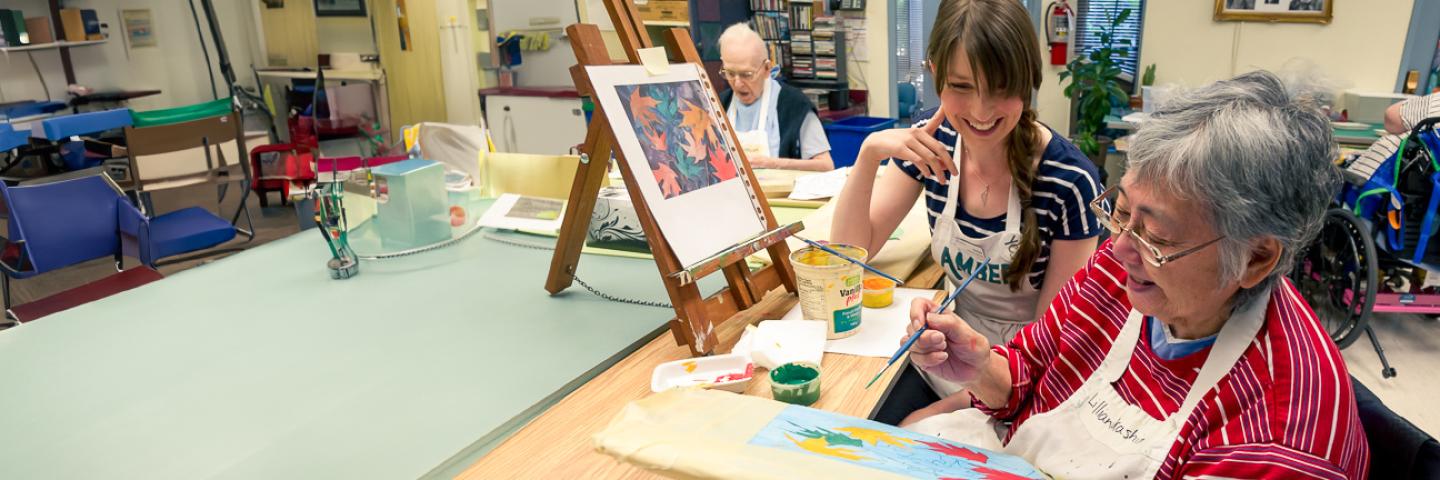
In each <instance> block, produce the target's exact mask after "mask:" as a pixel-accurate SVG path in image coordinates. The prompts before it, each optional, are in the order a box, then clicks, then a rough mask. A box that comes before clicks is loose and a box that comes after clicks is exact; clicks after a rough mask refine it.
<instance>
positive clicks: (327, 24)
mask: <svg viewBox="0 0 1440 480" xmlns="http://www.w3.org/2000/svg"><path fill="white" fill-rule="evenodd" d="M315 35H316V37H317V40H318V42H319V50H320V52H321V53H377V50H376V48H375V38H374V37H373V36H371V35H370V17H316V18H315Z"/></svg>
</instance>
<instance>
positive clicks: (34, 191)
mask: <svg viewBox="0 0 1440 480" xmlns="http://www.w3.org/2000/svg"><path fill="white" fill-rule="evenodd" d="M0 197H3V198H4V200H5V206H6V209H7V210H8V211H9V213H10V218H9V221H8V225H7V226H8V227H9V228H8V235H7V237H4V238H0V241H3V245H4V246H3V248H0V269H3V271H4V275H3V276H0V283H3V289H4V297H5V306H6V313H7V316H8V317H9V318H10V320H12V321H14V322H19V321H27V322H28V321H31V320H34V319H36V318H39V317H43V316H45V315H48V314H50V313H54V312H58V311H61V310H65V309H67V308H70V307H73V306H76V305H80V304H83V303H86V302H89V301H93V300H97V299H100V298H104V297H106V296H109V295H113V294H115V293H119V292H122V291H125V290H129V289H131V288H134V287H137V286H139V285H143V284H145V283H149V282H152V281H155V280H158V279H159V278H161V276H160V274H159V273H158V272H156V271H155V270H154V269H153V268H151V266H152V265H153V264H154V261H153V259H152V258H151V255H150V248H149V240H150V239H149V237H150V234H149V221H148V220H147V219H146V218H145V216H144V215H143V214H141V213H140V211H139V210H138V209H136V208H135V206H134V205H131V204H130V201H129V199H128V198H126V197H125V195H124V194H123V193H121V191H120V189H119V188H118V187H116V186H115V184H114V182H113V181H111V180H110V178H109V177H107V176H105V175H103V174H99V175H89V176H84V177H80V178H70V179H64V180H59V181H54V182H50V183H43V184H37V185H26V186H7V185H5V184H4V183H3V182H0ZM125 256H129V257H132V258H136V259H138V260H140V264H141V265H139V266H137V267H135V268H132V269H129V270H121V271H120V272H119V273H116V274H114V275H110V276H108V277H106V278H104V279H101V280H97V281H94V282H90V283H88V284H86V285H82V286H80V287H76V288H72V289H70V290H66V291H64V292H60V293H57V294H55V295H51V296H48V297H45V298H42V299H38V300H35V301H32V302H27V303H26V304H24V305H15V304H13V303H12V301H11V296H10V280H11V279H12V278H13V279H23V278H29V277H33V276H35V275H39V274H42V273H46V272H51V271H55V270H59V269H62V268H65V267H69V266H71V265H75V264H78V263H82V262H87V261H90V260H95V259H98V258H105V257H113V258H114V259H115V266H116V269H121V268H122V267H123V266H124V261H123V257H125Z"/></svg>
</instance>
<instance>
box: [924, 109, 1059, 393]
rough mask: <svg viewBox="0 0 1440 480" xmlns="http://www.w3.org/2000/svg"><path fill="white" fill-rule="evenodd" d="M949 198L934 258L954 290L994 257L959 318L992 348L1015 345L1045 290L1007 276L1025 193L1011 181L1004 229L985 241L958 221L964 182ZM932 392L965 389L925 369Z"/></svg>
mask: <svg viewBox="0 0 1440 480" xmlns="http://www.w3.org/2000/svg"><path fill="white" fill-rule="evenodd" d="M961 150H963V149H962V148H961V141H960V138H959V137H958V136H957V137H956V138H955V153H954V154H953V157H952V158H954V159H955V168H956V169H957V170H960V171H964V170H963V168H962V167H961V165H962V163H963V162H964V160H965V158H964V156H963V155H961ZM951 180H952V181H951V182H950V188H949V189H948V190H949V192H948V193H947V195H946V199H945V211H943V212H941V213H940V217H939V218H936V219H935V230H934V231H933V232H932V233H931V235H930V238H931V240H930V255H931V256H932V257H934V258H935V262H936V263H938V264H940V266H941V268H943V269H944V270H945V276H946V278H947V279H949V284H950V286H949V288H950V289H953V288H955V287H956V286H959V285H960V283H961V282H964V281H965V278H966V277H967V276H969V274H970V272H971V271H972V270H973V269H975V268H978V267H979V265H980V264H981V263H984V261H985V257H986V256H989V257H990V266H989V267H987V268H986V271H985V272H981V273H980V275H979V276H978V277H976V278H975V281H973V282H970V286H968V287H965V292H964V293H961V294H960V297H959V298H957V299H955V304H954V305H955V313H956V314H957V315H959V316H960V318H962V319H964V320H965V322H966V323H968V324H970V327H971V328H974V329H975V331H977V332H980V334H982V335H985V338H987V339H989V340H990V343H991V344H997V345H1003V344H1005V343H1006V342H1008V341H1010V338H1011V337H1014V336H1015V333H1017V332H1019V331H1020V328H1021V327H1024V326H1025V325H1028V324H1030V322H1031V321H1032V320H1034V319H1035V305H1036V303H1038V302H1039V301H1040V291H1039V290H1036V289H1035V288H1034V287H1032V286H1031V285H1030V282H1029V279H1025V280H1021V282H1020V289H1019V290H1015V291H1012V290H1010V285H1009V284H1007V283H1005V278H1004V272H1006V271H1008V270H1009V269H1010V262H1011V261H1012V260H1013V259H1014V257H1015V250H1016V249H1017V248H1019V246H1020V219H1021V212H1020V192H1019V191H1017V190H1016V189H1015V184H1014V182H1010V184H1009V185H1010V189H1009V197H1008V198H1007V200H1006V202H1005V230H1003V231H1001V232H999V233H996V234H993V235H990V236H987V237H981V238H971V237H967V236H965V234H964V233H963V232H961V231H960V224H959V223H958V222H957V220H956V219H955V211H956V209H957V208H959V205H960V202H961V200H960V198H961V197H960V180H959V178H958V177H957V178H952V179H951ZM920 373H921V375H922V376H924V377H925V380H926V381H927V382H929V383H930V386H931V388H933V389H934V390H935V393H937V394H939V395H940V397H941V398H944V397H948V396H950V395H952V394H954V393H956V392H959V391H960V390H961V388H960V385H959V384H956V383H954V382H951V381H949V380H945V379H943V378H940V377H938V376H932V375H929V374H928V373H927V372H925V371H924V370H920Z"/></svg>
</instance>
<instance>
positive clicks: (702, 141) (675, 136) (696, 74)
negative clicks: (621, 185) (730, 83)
mask: <svg viewBox="0 0 1440 480" xmlns="http://www.w3.org/2000/svg"><path fill="white" fill-rule="evenodd" d="M585 73H586V75H587V76H589V79H590V87H591V90H592V91H593V93H594V99H595V105H596V107H597V111H599V112H601V113H603V121H604V122H605V123H606V124H607V126H606V130H607V131H608V134H609V135H610V136H611V137H612V138H613V139H614V141H615V144H614V146H613V149H614V150H613V151H614V153H615V156H616V160H617V166H618V167H620V171H621V172H622V174H623V175H624V176H625V177H626V179H627V180H626V185H627V186H629V187H630V188H632V189H635V190H638V191H639V194H640V199H641V200H643V201H644V204H645V208H647V209H649V210H650V214H651V216H652V217H653V218H654V219H655V225H656V226H658V227H660V232H661V233H662V234H663V235H664V237H665V243H667V244H669V246H670V249H671V250H672V251H674V252H675V257H676V258H677V259H678V260H680V264H681V265H685V266H690V265H694V264H696V263H698V262H701V261H704V260H705V259H707V258H709V257H710V256H712V255H715V254H716V253H718V252H721V251H723V250H725V249H727V248H730V247H732V246H734V245H736V244H739V243H741V242H744V241H746V240H747V239H751V238H754V237H755V236H757V235H760V234H761V233H764V232H765V230H766V220H765V216H764V212H763V210H762V208H761V206H760V204H759V203H758V202H757V201H756V200H755V199H756V198H757V197H758V196H760V195H762V194H761V193H760V192H759V191H758V190H757V188H758V187H755V186H752V185H751V184H750V182H749V178H748V177H747V176H746V175H745V171H744V170H743V168H744V167H743V166H741V165H737V163H738V162H740V160H739V157H738V155H739V154H738V153H736V152H737V147H736V146H735V145H734V140H733V137H731V136H730V132H729V129H730V127H729V125H728V124H727V123H726V122H725V119H724V117H722V116H720V113H721V112H722V111H723V109H722V107H721V106H720V104H719V100H716V97H715V93H714V92H713V91H712V90H711V87H710V80H709V78H708V77H706V76H705V71H704V70H702V69H701V68H700V66H698V65H695V64H689V63H686V64H674V65H670V66H669V68H668V69H666V70H665V71H664V72H662V73H657V72H653V71H650V69H648V68H646V67H645V66H643V65H591V66H587V67H585ZM596 118H597V119H599V118H600V117H599V116H597V117H596ZM632 182H633V183H632ZM632 193H633V192H632ZM637 207H638V205H637Z"/></svg>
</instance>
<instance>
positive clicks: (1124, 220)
mask: <svg viewBox="0 0 1440 480" xmlns="http://www.w3.org/2000/svg"><path fill="white" fill-rule="evenodd" d="M1120 193H1123V192H1122V191H1121V190H1120V187H1119V186H1118V185H1117V186H1114V187H1110V188H1108V189H1106V190H1105V193H1102V194H1100V196H1099V197H1096V198H1095V200H1094V201H1092V202H1090V209H1091V210H1094V211H1095V216H1096V217H1099V218H1100V224H1101V225H1104V226H1105V228H1106V229H1108V230H1110V233H1111V234H1114V235H1124V234H1127V233H1128V234H1130V238H1131V239H1132V240H1135V243H1136V244H1137V245H1139V246H1140V248H1138V249H1137V250H1139V251H1140V258H1142V259H1144V260H1145V263H1148V264H1150V265H1151V266H1153V267H1155V268H1160V267H1161V266H1164V265H1165V264H1167V263H1170V262H1173V261H1175V260H1178V259H1180V258H1181V257H1184V256H1186V255H1189V254H1192V253H1195V252H1198V251H1200V249H1202V248H1205V247H1208V246H1210V245H1214V244H1215V242H1219V241H1220V240H1222V239H1224V238H1225V237H1224V236H1223V235H1222V236H1220V237H1217V238H1215V239H1214V240H1211V241H1208V242H1205V243H1202V244H1199V245H1196V246H1194V247H1190V248H1187V249H1185V250H1182V251H1179V252H1175V253H1172V254H1169V255H1165V254H1162V253H1160V248H1159V247H1156V246H1155V244H1153V243H1150V241H1149V240H1146V239H1145V237H1143V236H1141V235H1140V233H1139V232H1137V231H1136V230H1135V229H1134V228H1131V227H1130V226H1129V224H1130V214H1129V213H1128V212H1124V211H1120V210H1119V207H1118V203H1119V202H1118V200H1119V197H1120V195H1119V194H1120ZM1111 209H1114V210H1116V212H1113V213H1112V212H1111Z"/></svg>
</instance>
